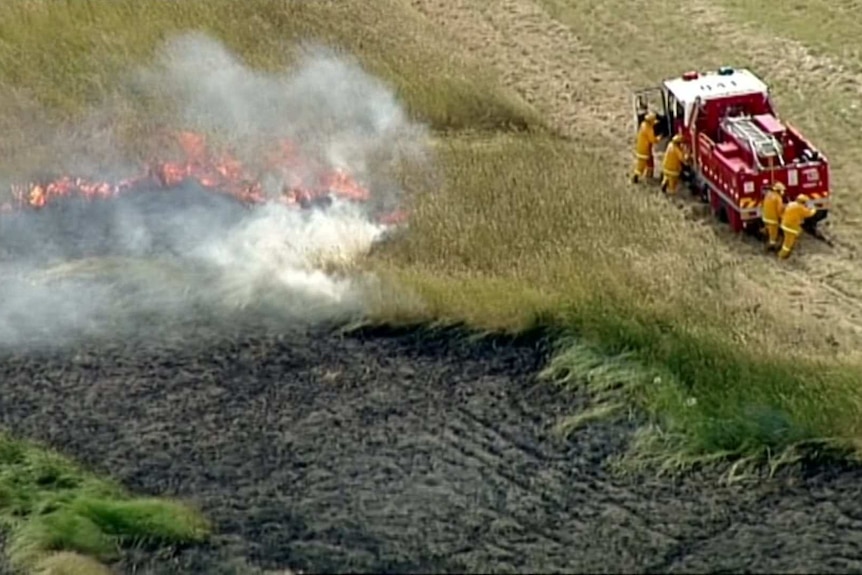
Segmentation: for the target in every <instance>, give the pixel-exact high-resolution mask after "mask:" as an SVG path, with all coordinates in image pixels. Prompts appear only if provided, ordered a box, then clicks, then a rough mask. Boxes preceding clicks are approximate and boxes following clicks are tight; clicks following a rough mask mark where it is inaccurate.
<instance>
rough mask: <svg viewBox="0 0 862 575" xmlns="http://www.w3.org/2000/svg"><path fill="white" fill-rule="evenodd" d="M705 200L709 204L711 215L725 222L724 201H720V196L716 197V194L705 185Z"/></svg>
mask: <svg viewBox="0 0 862 575" xmlns="http://www.w3.org/2000/svg"><path fill="white" fill-rule="evenodd" d="M706 195H707V201H708V202H709V206H710V208H711V209H712V215H713V216H715V218H716V219H717V220H718V221H719V222H721V223H723V224H726V223H727V210H725V209H724V203H723V202H722V201H721V198H720V197H718V195H717V194H714V193H712V190H710V189H709V187H708V186H707V190H706Z"/></svg>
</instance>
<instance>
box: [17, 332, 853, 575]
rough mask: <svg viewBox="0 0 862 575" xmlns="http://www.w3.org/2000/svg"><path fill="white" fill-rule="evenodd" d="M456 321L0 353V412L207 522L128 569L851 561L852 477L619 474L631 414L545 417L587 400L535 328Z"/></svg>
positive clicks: (167, 335) (773, 565)
mask: <svg viewBox="0 0 862 575" xmlns="http://www.w3.org/2000/svg"><path fill="white" fill-rule="evenodd" d="M465 335H466V334H464V333H462V332H457V331H453V332H448V333H447V332H438V333H433V332H432V333H428V332H424V333H417V332H413V333H411V332H407V331H403V330H402V331H392V330H389V331H385V330H380V329H378V330H363V331H360V332H354V333H351V334H349V335H345V334H339V333H335V332H333V331H331V330H326V329H321V328H313V329H310V330H306V329H296V328H294V329H284V328H282V329H279V330H278V331H277V332H275V331H273V330H272V329H271V328H270V329H267V328H263V327H261V326H260V325H253V324H252V325H247V326H245V327H242V328H239V327H236V328H234V329H233V330H232V332H231V331H230V330H226V329H225V327H224V326H223V325H222V326H212V325H210V326H207V325H200V326H198V328H197V329H189V328H188V327H185V328H169V329H168V330H164V331H163V332H162V336H161V337H160V338H159V339H154V338H144V339H141V338H137V339H136V338H125V339H123V340H119V341H117V340H114V341H97V340H93V341H91V342H88V343H83V342H82V343H79V344H77V345H75V346H74V347H71V348H68V349H64V350H59V349H54V350H51V351H44V352H42V353H38V354H28V355H27V356H20V355H14V354H10V353H8V352H5V353H4V354H3V358H2V361H3V366H4V367H3V378H4V401H3V405H2V409H0V422H2V425H4V426H7V427H9V428H11V429H15V430H17V431H18V432H19V433H23V434H26V435H27V436H29V437H34V438H38V439H40V440H43V441H45V442H48V443H49V444H50V445H54V446H58V447H60V448H61V449H62V450H63V451H64V452H65V453H69V454H72V455H74V456H75V457H76V458H79V459H80V460H81V461H83V462H85V463H86V464H87V465H89V466H92V467H93V468H94V469H97V470H99V471H100V472H104V473H109V474H111V475H112V476H114V477H117V478H118V479H120V480H121V481H122V482H123V483H124V484H125V485H127V486H129V487H130V488H132V489H133V490H134V491H135V492H139V493H144V494H160V495H168V496H178V497H181V498H183V499H188V500H191V501H193V502H195V503H196V504H198V505H199V506H200V508H201V509H202V510H203V511H204V512H205V513H206V514H207V516H208V517H210V518H211V519H212V520H213V521H214V524H215V532H214V533H215V534H214V535H213V536H212V537H211V538H210V540H209V541H208V542H207V543H206V544H204V545H199V546H191V547H188V546H185V547H179V548H173V549H171V548H168V549H167V550H165V549H163V550H161V551H160V552H158V553H153V552H152V551H151V550H148V549H147V548H143V549H140V550H137V551H135V550H132V551H130V552H129V553H128V554H127V555H126V556H125V557H124V559H123V560H122V561H121V562H120V563H118V564H116V565H115V568H116V569H117V572H120V573H132V572H134V573H152V574H156V573H165V574H168V573H171V574H174V573H176V574H179V573H259V572H261V571H260V570H273V571H275V570H277V569H284V568H287V567H289V568H291V569H293V570H302V571H305V572H311V573H322V572H346V571H347V572H377V573H381V572H399V573H420V572H421V573H428V572H463V571H467V572H480V571H482V572H489V571H490V572H535V571H539V570H545V571H546V572H608V573H611V572H619V571H629V572H632V571H634V572H691V571H714V570H716V569H727V570H733V571H755V572H770V571H779V572H787V571H795V570H823V569H828V570H834V571H836V572H839V571H841V572H846V571H854V570H858V569H860V568H862V563H860V559H859V557H860V549H859V546H858V538H857V536H856V532H857V531H856V530H857V529H858V528H859V522H860V521H862V517H860V515H859V510H858V506H857V504H856V503H855V502H856V501H857V500H858V498H857V493H858V481H859V473H858V471H857V472H850V473H838V472H837V471H836V470H835V468H834V467H833V468H831V470H830V469H828V468H818V469H814V468H812V469H802V468H796V469H794V470H793V472H792V473H788V475H787V476H785V477H784V478H783V479H781V480H779V481H777V482H773V483H771V484H769V485H766V484H763V485H759V486H754V487H751V486H750V485H749V486H734V487H730V486H724V487H717V486H716V485H715V482H714V478H712V477H710V476H709V475H706V476H704V477H697V476H689V477H687V478H685V479H682V480H679V481H676V482H674V481H670V480H667V479H661V480H659V479H657V478H655V477H654V476H645V477H634V478H629V479H621V478H619V477H617V476H615V475H613V474H612V473H611V472H609V471H607V470H606V469H605V468H604V461H605V460H606V458H607V457H608V456H610V455H612V454H614V453H615V452H619V450H620V449H622V448H624V443H625V441H626V437H627V436H628V435H629V434H630V432H631V431H632V429H631V426H627V425H624V424H619V423H618V424H602V425H596V426H590V427H589V428H585V429H583V430H581V431H578V432H577V433H575V434H574V435H573V436H571V437H570V438H569V439H567V440H563V439H562V438H561V437H560V436H559V435H558V434H556V433H555V432H554V431H553V429H552V426H551V425H549V421H551V420H553V418H554V417H555V416H556V417H560V416H563V415H565V414H568V413H571V412H572V411H573V410H577V409H579V407H582V405H583V402H584V401H585V398H583V397H578V396H573V395H572V394H570V393H569V392H567V391H565V390H562V389H560V388H558V387H556V386H553V385H552V384H549V383H547V382H536V381H535V373H536V371H537V370H538V369H540V367H541V366H542V364H543V362H544V361H545V359H546V355H547V353H548V349H547V346H546V345H545V344H543V343H542V340H541V338H539V339H536V338H522V339H520V340H512V339H501V338H495V339H488V340H485V341H481V342H475V341H470V340H468V339H466V338H465ZM251 566H254V569H257V570H253V568H252V567H251Z"/></svg>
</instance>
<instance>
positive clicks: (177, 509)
mask: <svg viewBox="0 0 862 575" xmlns="http://www.w3.org/2000/svg"><path fill="white" fill-rule="evenodd" d="M0 528H2V529H3V530H4V531H6V532H7V533H8V537H7V541H6V553H7V554H8V556H9V559H10V562H11V563H12V564H13V565H14V566H16V567H20V568H24V569H27V570H31V571H34V572H37V573H40V572H45V573H48V572H56V573H63V572H64V571H57V569H59V568H60V565H59V564H58V561H59V559H57V558H56V557H54V558H52V557H53V555H52V554H54V553H56V552H68V553H77V554H81V555H82V557H80V558H78V559H76V560H75V561H76V562H77V563H80V564H81V565H87V564H88V563H89V560H87V559H86V556H89V557H91V558H93V559H95V560H99V561H111V560H114V559H116V558H117V557H118V552H119V550H120V549H121V547H122V546H124V545H133V544H135V545H139V544H149V545H173V544H178V543H189V542H199V541H202V540H203V539H204V538H205V537H206V536H207V535H208V534H209V530H210V527H209V524H208V522H207V520H206V519H204V518H203V517H202V516H201V515H200V513H199V512H198V511H197V510H195V509H194V508H192V507H189V506H187V505H185V504H182V503H179V502H174V501H170V500H164V499H155V498H135V497H132V496H130V495H129V494H127V493H126V492H125V491H124V490H123V489H122V488H121V487H120V486H119V485H117V484H115V483H113V482H111V481H109V480H106V479H100V478H97V477H96V476H95V475H93V474H91V473H89V472H88V471H86V470H84V469H83V468H81V467H80V466H78V465H76V464H75V463H73V462H72V461H70V460H69V459H67V458H65V457H63V456H61V455H59V454H57V453H55V452H53V451H51V450H48V449H47V448H44V447H42V446H40V445H37V444H33V443H30V442H25V441H21V440H17V439H13V438H11V437H9V436H8V435H6V434H2V433H0ZM63 556H64V557H70V556H71V555H63ZM51 569H54V571H51Z"/></svg>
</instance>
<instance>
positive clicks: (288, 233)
mask: <svg viewBox="0 0 862 575" xmlns="http://www.w3.org/2000/svg"><path fill="white" fill-rule="evenodd" d="M125 80H126V81H127V82H128V84H127V85H130V86H131V88H132V89H133V90H134V91H135V92H136V93H138V94H142V95H144V96H146V97H149V98H153V99H155V101H158V102H163V103H165V105H164V106H163V107H162V108H159V109H160V112H158V113H157V115H155V116H154V117H152V118H151V119H152V121H153V123H154V124H155V123H158V124H164V125H170V126H176V128H177V129H183V130H193V131H197V132H200V133H203V134H206V135H207V136H208V137H211V138H212V139H213V141H216V142H218V143H220V144H222V145H224V146H226V147H227V148H229V149H230V151H231V153H232V154H233V155H234V156H235V157H237V158H239V159H240V160H241V161H242V162H244V163H248V164H250V165H254V164H255V162H260V161H261V158H262V157H263V156H264V154H265V153H266V150H267V149H270V150H271V149H272V148H273V147H274V146H276V145H277V142H279V141H281V140H283V139H288V140H290V141H291V142H293V143H295V144H296V145H297V146H298V147H299V148H300V149H301V151H302V153H303V154H304V155H306V156H308V157H309V158H312V160H313V161H311V162H309V164H307V165H303V166H299V167H297V171H298V172H299V173H297V174H294V175H295V176H297V177H299V178H301V179H307V178H311V177H314V176H316V175H319V174H315V173H313V172H316V171H320V170H331V169H335V168H338V169H342V170H345V171H346V172H348V173H349V174H350V175H352V176H353V177H355V178H357V179H358V180H359V181H360V182H361V183H362V184H364V185H365V187H367V188H369V189H370V190H371V193H372V201H370V202H368V204H367V205H365V204H355V203H346V202H338V201H336V203H335V204H334V205H332V206H331V207H330V208H328V209H326V210H310V211H301V210H297V209H296V208H293V207H288V206H283V205H279V204H267V205H265V206H261V207H255V208H253V209H249V208H248V207H246V206H242V205H240V204H239V203H237V202H236V201H234V200H233V199H232V198H228V197H225V196H221V195H219V194H215V193H213V192H211V191H204V190H203V189H201V188H196V187H194V186H185V187H183V188H182V189H174V190H157V189H154V190H152V191H151V192H150V191H147V192H144V193H138V194H134V195H129V196H128V197H125V196H120V197H118V198H116V199H113V200H110V201H96V202H86V201H75V200H69V201H63V202H61V203H58V204H57V205H54V204H49V205H48V206H46V207H45V208H43V209H42V210H39V211H35V212H34V211H27V210H25V211H22V212H15V213H11V214H2V215H0V274H2V278H3V280H2V281H0V346H10V345H14V344H17V343H28V344H33V343H37V342H38V343H46V342H51V343H58V342H68V341H72V340H73V339H74V338H76V337H80V336H81V335H82V334H84V335H101V336H104V335H109V336H111V335H115V334H121V333H124V332H125V331H128V330H132V331H143V330H147V329H150V328H152V329H153V330H154V332H158V330H159V329H160V327H161V326H163V325H164V322H167V321H180V322H194V321H196V320H198V319H200V318H201V317H202V316H207V317H210V316H220V317H223V318H227V317H234V316H235V314H236V313H240V312H241V313H251V312H252V311H256V312H259V313H260V314H262V315H265V316H266V317H269V318H273V317H278V318H281V319H282V320H286V321H288V322H292V323H294V324H297V325H307V324H308V322H317V321H323V320H330V319H339V318H344V317H347V316H351V315H358V314H362V313H363V311H364V308H363V301H362V297H361V294H362V289H361V287H362V286H361V284H359V283H358V282H359V281H360V280H358V279H357V278H356V277H344V276H336V275H333V274H328V273H325V272H324V271H323V270H324V267H323V266H322V265H321V264H327V263H328V264H332V263H335V264H344V263H349V262H350V261H352V260H353V259H354V258H355V257H356V256H357V255H360V254H363V253H365V252H367V251H368V250H369V249H370V247H371V246H372V244H373V243H374V242H375V241H377V240H379V239H381V237H382V235H383V234H385V233H386V227H385V226H383V225H381V224H378V223H376V220H374V218H373V217H372V214H373V213H375V210H378V211H379V210H380V209H392V208H393V207H395V206H398V205H400V204H401V202H402V200H403V198H402V197H401V194H402V190H401V189H400V187H399V185H398V183H397V178H396V177H395V174H396V173H397V172H398V170H399V169H402V167H403V166H404V164H405V162H408V163H411V164H413V165H415V166H422V165H425V164H426V163H427V162H429V158H428V150H427V149H426V147H425V146H426V144H425V142H426V133H425V129H424V127H423V126H422V125H418V124H416V123H414V122H412V121H411V120H410V119H409V118H408V116H407V114H406V112H405V110H404V109H403V108H402V106H401V105H400V103H399V102H398V100H397V98H396V96H395V94H394V93H393V92H392V91H391V90H390V89H389V88H388V87H387V86H386V85H385V84H383V83H382V82H380V81H379V80H377V79H376V78H374V77H372V76H370V75H369V74H368V73H366V72H365V71H364V70H363V69H362V68H361V67H360V66H359V65H358V64H357V63H356V62H355V61H353V60H352V59H351V58H347V57H343V56H340V55H337V54H335V53H334V52H332V51H330V50H326V49H323V48H320V47H311V48H308V47H306V48H303V50H302V52H301V54H300V57H299V59H298V61H296V62H295V65H294V66H291V67H290V69H289V70H288V71H286V72H284V73H280V74H276V73H262V72H260V71H256V70H253V69H251V68H250V67H248V66H246V65H245V64H244V63H243V62H242V61H241V60H240V59H239V58H238V57H236V56H235V55H233V54H231V53H230V52H229V51H228V50H226V49H225V47H224V46H223V45H222V44H221V43H219V42H218V41H216V40H214V39H212V38H210V37H207V36H204V35H201V34H198V33H192V34H187V35H184V36H180V37H177V38H174V39H171V40H170V41H168V42H166V43H165V44H164V45H163V46H162V47H161V49H160V50H159V51H158V53H157V58H156V60H155V62H154V63H153V64H152V65H151V66H149V67H147V68H145V69H142V70H135V71H134V73H133V74H132V77H131V78H127V79H125ZM92 118H98V119H99V121H98V122H91V123H93V124H99V126H100V132H99V136H98V141H99V142H101V144H100V145H99V146H88V145H87V144H86V140H87V135H85V134H84V132H85V131H86V130H84V129H82V128H80V126H79V127H78V129H75V130H72V131H71V132H68V133H74V134H77V135H78V136H79V137H80V139H79V140H75V142H77V143H76V144H75V143H74V142H71V141H70V139H69V138H68V137H66V138H62V137H60V136H59V135H58V136H57V139H56V142H57V143H56V147H55V149H56V154H57V156H59V157H58V158H57V159H58V161H57V162H56V163H55V165H53V166H46V169H52V170H56V169H62V170H66V171H70V172H75V171H77V172H78V173H83V174H86V175H88V176H92V175H93V174H94V173H98V175H100V176H103V177H108V176H115V175H118V174H123V173H126V174H129V170H133V169H134V168H133V166H135V165H136V164H135V162H134V161H132V160H130V159H129V158H121V157H118V154H117V152H116V150H117V149H119V146H117V145H114V144H111V143H110V142H112V138H113V135H112V134H109V133H106V131H108V132H109V131H110V129H109V128H106V127H105V125H106V122H105V121H104V118H105V112H104V110H102V111H98V110H97V111H95V112H94V114H93V116H92ZM107 125H108V126H110V122H107ZM88 126H89V124H88ZM90 127H92V126H90ZM71 144H74V145H71ZM100 147H101V150H100ZM302 172H307V173H302ZM2 179H7V178H4V177H3V175H2V174H0V180H2ZM265 183H266V184H268V187H267V188H266V189H267V190H269V192H270V193H276V191H277V190H279V189H281V185H282V184H283V182H278V181H273V182H265Z"/></svg>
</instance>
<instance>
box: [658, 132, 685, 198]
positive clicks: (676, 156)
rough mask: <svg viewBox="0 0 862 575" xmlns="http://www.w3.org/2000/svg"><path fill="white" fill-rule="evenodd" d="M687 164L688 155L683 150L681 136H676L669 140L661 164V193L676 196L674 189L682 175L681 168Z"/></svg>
mask: <svg viewBox="0 0 862 575" xmlns="http://www.w3.org/2000/svg"><path fill="white" fill-rule="evenodd" d="M687 163H688V153H687V152H686V151H685V149H684V148H683V144H682V135H681V134H676V135H674V137H673V138H671V140H670V144H668V146H667V150H665V153H664V161H663V162H662V166H661V170H662V181H661V191H663V192H664V193H666V194H667V193H669V194H670V195H672V196H673V195H676V188H677V186H678V185H679V176H680V174H681V173H682V167H683V165H684V164H687Z"/></svg>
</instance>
